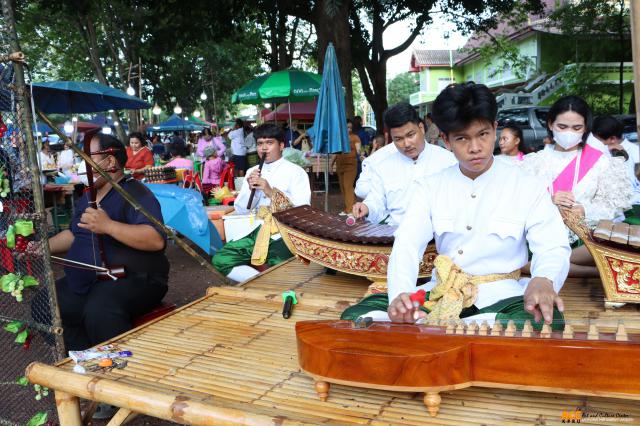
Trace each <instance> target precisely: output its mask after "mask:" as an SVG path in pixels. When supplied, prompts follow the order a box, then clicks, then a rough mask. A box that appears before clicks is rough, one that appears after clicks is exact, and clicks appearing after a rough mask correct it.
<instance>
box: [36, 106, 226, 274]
mask: <svg viewBox="0 0 640 426" xmlns="http://www.w3.org/2000/svg"><path fill="white" fill-rule="evenodd" d="M37 113H38V115H39V116H40V118H41V119H42V120H43V121H44V122H45V123H46V124H47V125H48V126H49V127H51V129H53V131H54V132H55V133H56V134H57V135H58V136H60V139H62V140H64V141H65V142H67V143H68V144H69V145H70V146H71V149H73V151H74V152H75V153H76V154H78V155H79V156H80V157H81V158H82V159H83V160H84V161H85V162H86V163H87V167H91V168H93V169H94V170H95V171H97V172H98V173H99V174H100V176H102V177H103V178H104V179H105V180H106V181H107V182H108V183H110V184H111V186H112V187H113V189H115V190H116V191H117V192H118V193H119V194H120V195H121V196H122V198H124V199H125V200H126V201H127V202H128V203H129V204H131V205H132V206H133V207H135V208H136V210H138V211H139V212H140V213H142V214H143V215H144V216H145V217H146V218H147V219H149V220H150V221H151V223H153V224H154V225H155V226H157V227H158V228H160V229H162V230H163V231H164V232H165V233H166V234H167V235H168V236H169V237H171V239H173V240H174V241H175V242H176V243H177V244H178V245H179V246H180V248H182V249H183V250H184V251H185V252H187V254H189V255H190V256H191V257H193V258H194V259H195V260H196V261H197V262H198V264H199V265H200V266H204V267H205V268H207V269H208V270H209V272H212V273H213V274H214V275H215V276H216V277H217V278H218V279H219V280H220V281H221V282H222V283H223V284H226V285H231V282H230V281H229V280H228V279H227V277H225V276H224V275H222V274H221V273H220V272H218V270H217V269H216V268H214V267H213V265H212V264H211V263H209V262H206V261H204V260H203V259H202V257H201V256H200V255H198V253H196V252H195V250H193V249H192V248H191V247H189V245H188V244H187V243H185V242H184V241H182V238H180V237H178V236H177V235H176V233H175V232H174V231H173V230H172V229H170V228H168V227H167V226H165V224H164V223H162V222H160V221H159V220H158V219H156V218H155V216H153V215H152V214H151V213H149V212H148V211H147V209H145V208H144V207H142V206H141V205H140V203H138V202H137V201H136V200H135V199H134V198H133V197H132V196H131V195H129V193H128V192H127V191H125V190H124V189H123V188H122V187H121V186H120V184H119V183H117V182H115V181H114V180H113V179H111V176H109V174H108V173H106V172H105V171H104V170H102V169H101V168H100V166H98V165H97V164H96V163H95V161H93V160H92V159H91V157H90V156H88V155H87V154H85V152H84V151H83V150H81V149H80V148H78V146H77V145H76V144H75V142H73V141H72V140H71V139H69V138H68V137H67V136H66V135H65V134H64V133H62V132H61V131H60V129H58V128H57V127H56V125H55V124H54V123H53V122H52V121H51V120H50V119H49V117H47V116H46V115H45V114H44V113H43V112H42V111H39V110H38V111H37Z"/></svg>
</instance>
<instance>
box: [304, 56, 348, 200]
mask: <svg viewBox="0 0 640 426" xmlns="http://www.w3.org/2000/svg"><path fill="white" fill-rule="evenodd" d="M313 129H314V139H313V151H314V152H316V153H321V154H327V171H326V172H325V177H324V182H325V198H324V208H325V210H327V211H328V209H329V154H333V153H336V152H343V153H347V152H351V148H350V145H349V133H348V131H347V114H346V108H345V105H344V89H343V88H342V79H341V78H340V71H339V69H338V61H337V59H336V51H335V49H334V47H333V43H329V45H328V46H327V51H326V53H325V55H324V70H323V71H322V84H321V85H320V97H319V98H318V108H317V109H316V117H315V119H314V120H313Z"/></svg>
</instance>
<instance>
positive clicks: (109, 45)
mask: <svg viewBox="0 0 640 426" xmlns="http://www.w3.org/2000/svg"><path fill="white" fill-rule="evenodd" d="M21 6H22V7H20V8H19V12H20V13H19V24H20V30H21V33H22V38H23V39H24V40H26V43H25V46H26V48H25V51H26V53H27V55H28V58H29V61H30V62H29V63H30V64H32V68H33V69H34V70H37V73H40V75H43V76H45V75H48V76H49V77H50V78H61V77H62V78H65V77H66V79H80V80H86V79H97V80H98V81H99V82H101V83H103V84H108V85H110V86H113V87H119V88H122V89H124V88H126V87H127V86H128V85H129V84H130V81H129V79H128V77H129V64H131V63H133V64H137V63H138V59H141V62H142V93H139V94H138V95H139V96H140V97H142V98H143V99H146V98H148V97H151V96H153V97H154V98H155V100H156V101H157V102H158V103H159V104H160V105H161V106H163V107H164V108H165V109H166V110H169V111H170V110H171V109H172V108H173V106H174V105H175V101H172V100H171V98H174V97H175V100H176V101H179V102H181V103H182V104H183V105H182V106H183V107H184V110H185V112H187V111H188V112H190V111H192V110H193V108H194V107H195V100H196V99H197V98H198V97H199V94H200V93H201V92H202V91H203V89H204V87H207V85H209V86H208V87H211V84H213V87H214V89H215V92H216V94H217V96H218V98H219V99H227V98H228V97H230V93H229V88H228V86H229V84H238V85H239V84H241V83H238V82H237V79H239V78H250V77H247V74H249V73H250V74H251V76H253V74H254V73H255V72H256V69H257V68H259V60H260V55H261V54H262V51H263V49H262V41H261V38H260V37H259V36H257V33H256V31H254V30H253V29H252V28H251V27H250V26H248V25H246V23H244V22H241V21H240V20H237V19H234V18H236V17H237V16H241V15H242V9H241V8H243V7H244V6H243V5H242V4H241V2H234V1H232V0H219V1H218V2H217V7H216V8H215V9H214V8H211V7H210V5H209V4H208V2H206V1H204V0H195V1H192V2H191V3H190V4H189V7H188V8H185V7H184V5H183V4H181V3H179V2H160V3H158V2H151V1H148V0H133V1H127V2H125V1H124V0H112V1H96V2H87V1H83V0H55V1H46V0H35V1H33V2H28V3H27V2H25V3H21ZM42 16H47V17H48V19H47V20H46V22H45V21H43V20H42ZM212 40H215V42H213V41H212ZM256 52H257V53H258V56H256ZM229 55H233V57H229ZM237 61H240V62H237ZM238 63H240V64H243V65H242V66H241V67H238ZM40 70H44V72H41V71H40ZM244 71H248V72H244ZM92 75H93V77H92ZM132 85H133V86H134V87H136V86H137V84H132ZM236 87H237V86H236ZM207 102H212V99H211V97H210V98H209V99H208V100H207ZM224 104H225V102H220V105H221V106H222V107H224V106H225V105H224ZM135 117H137V115H136V114H132V117H131V118H132V120H131V121H130V128H131V129H132V130H133V129H135V128H136V127H137V123H136V122H135ZM119 136H120V137H121V138H122V137H123V136H124V135H122V134H120V135H119Z"/></svg>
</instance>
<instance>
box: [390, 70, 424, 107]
mask: <svg viewBox="0 0 640 426" xmlns="http://www.w3.org/2000/svg"><path fill="white" fill-rule="evenodd" d="M419 88H420V81H419V80H418V75H417V74H416V73H410V72H405V73H402V74H398V75H397V76H395V77H394V78H393V79H392V80H391V81H389V85H388V89H387V101H388V102H389V105H393V104H397V103H398V102H409V96H411V94H412V93H414V92H417V91H418V89H419Z"/></svg>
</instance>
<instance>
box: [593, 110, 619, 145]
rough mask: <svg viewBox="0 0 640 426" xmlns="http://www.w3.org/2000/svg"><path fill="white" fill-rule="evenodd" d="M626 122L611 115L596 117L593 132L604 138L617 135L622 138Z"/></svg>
mask: <svg viewBox="0 0 640 426" xmlns="http://www.w3.org/2000/svg"><path fill="white" fill-rule="evenodd" d="M623 133H624V124H622V122H621V121H620V120H618V119H617V118H615V117H612V116H610V115H605V116H601V117H596V118H595V119H594V120H593V134H594V135H596V136H597V137H599V138H602V139H609V138H610V137H612V136H613V137H616V138H618V139H622V134H623Z"/></svg>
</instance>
